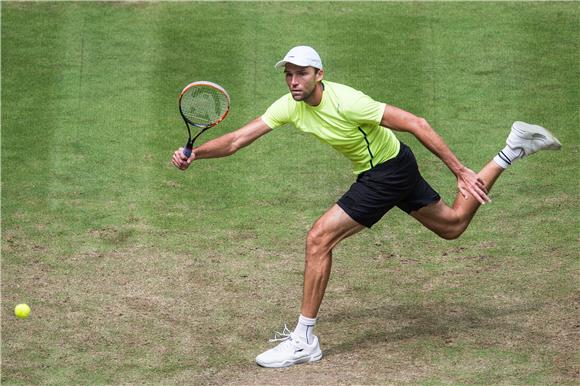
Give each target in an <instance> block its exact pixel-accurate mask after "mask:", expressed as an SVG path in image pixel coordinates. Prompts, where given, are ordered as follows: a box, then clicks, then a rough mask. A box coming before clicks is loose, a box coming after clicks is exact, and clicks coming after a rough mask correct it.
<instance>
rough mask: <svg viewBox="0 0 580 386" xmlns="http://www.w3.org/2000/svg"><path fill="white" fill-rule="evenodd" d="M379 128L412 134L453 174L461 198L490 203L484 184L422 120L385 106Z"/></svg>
mask: <svg viewBox="0 0 580 386" xmlns="http://www.w3.org/2000/svg"><path fill="white" fill-rule="evenodd" d="M381 126H385V127H388V128H391V129H393V130H397V131H403V132H408V133H411V134H413V135H414V136H415V137H416V138H417V139H418V140H419V141H420V142H421V143H422V144H423V145H424V146H425V147H426V148H427V149H429V151H431V152H432V153H433V154H435V155H436V156H437V157H439V158H440V159H441V160H442V161H443V162H444V163H445V165H447V167H448V168H449V169H450V170H451V172H452V173H453V174H455V176H456V177H457V187H458V188H459V191H460V192H461V194H462V195H463V197H465V198H467V197H468V195H472V196H473V197H474V198H475V199H476V200H477V201H479V202H480V203H482V204H484V203H486V202H489V201H490V199H489V197H488V196H487V189H486V187H485V183H484V182H483V181H482V180H481V178H479V177H478V176H477V174H476V173H475V172H474V171H473V170H471V169H469V168H467V167H465V166H464V165H463V164H462V163H461V162H460V161H459V160H458V159H457V157H456V156H455V154H453V152H452V151H451V149H450V148H449V146H447V144H446V143H445V141H444V140H443V138H441V136H439V134H437V132H435V130H434V129H433V128H432V127H431V125H430V124H429V122H427V121H426V120H425V119H424V118H421V117H418V116H416V115H414V114H412V113H410V112H407V111H405V110H402V109H399V108H397V107H394V106H389V105H386V107H385V111H384V113H383V117H382V119H381Z"/></svg>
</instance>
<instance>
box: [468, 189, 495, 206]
mask: <svg viewBox="0 0 580 386" xmlns="http://www.w3.org/2000/svg"><path fill="white" fill-rule="evenodd" d="M471 195H472V196H473V197H475V199H476V200H477V201H479V203H480V204H482V205H483V204H486V203H488V202H490V201H491V200H490V199H489V197H488V196H487V194H485V192H484V191H483V190H482V189H479V188H478V187H475V188H472V189H471Z"/></svg>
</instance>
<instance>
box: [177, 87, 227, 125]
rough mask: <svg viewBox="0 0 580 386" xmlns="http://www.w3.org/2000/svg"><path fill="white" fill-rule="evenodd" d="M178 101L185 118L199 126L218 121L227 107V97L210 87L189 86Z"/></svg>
mask: <svg viewBox="0 0 580 386" xmlns="http://www.w3.org/2000/svg"><path fill="white" fill-rule="evenodd" d="M180 103H181V111H182V113H183V115H184V116H185V118H186V119H187V120H188V121H189V122H190V123H192V124H194V125H200V126H209V125H212V124H213V123H215V122H217V121H219V120H220V119H221V118H222V117H223V115H224V114H225V113H226V111H227V109H228V99H227V97H226V96H225V95H224V94H223V93H222V92H220V91H219V90H216V89H214V88H212V87H200V86H197V87H191V88H190V89H189V90H187V91H186V92H185V94H184V95H183V96H182V97H181V101H180Z"/></svg>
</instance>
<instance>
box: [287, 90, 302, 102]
mask: <svg viewBox="0 0 580 386" xmlns="http://www.w3.org/2000/svg"><path fill="white" fill-rule="evenodd" d="M290 94H291V95H292V99H294V100H295V101H296V102H300V101H302V100H304V94H302V93H296V92H292V93H290Z"/></svg>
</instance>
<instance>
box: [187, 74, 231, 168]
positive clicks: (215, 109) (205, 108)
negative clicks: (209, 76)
mask: <svg viewBox="0 0 580 386" xmlns="http://www.w3.org/2000/svg"><path fill="white" fill-rule="evenodd" d="M229 111H230V96H229V94H228V93H227V91H226V90H225V89H224V88H223V87H222V86H220V85H218V84H215V83H212V82H207V81H201V82H193V83H190V84H188V85H187V86H185V88H184V89H183V91H181V94H179V112H180V113H181V116H182V117H183V121H184V122H185V126H187V133H188V134H189V140H188V141H187V144H186V145H185V147H184V148H183V155H184V156H186V157H187V158H189V157H190V156H191V150H192V149H193V143H194V142H195V140H196V139H197V137H199V136H200V135H201V134H202V133H203V132H204V131H206V130H207V129H209V128H211V127H214V126H215V125H217V124H218V123H220V122H221V121H223V120H224V119H225V118H226V116H227V115H228V112H229ZM190 126H192V127H194V128H196V129H198V130H199V131H198V132H197V134H196V135H195V137H192V135H191V127H190Z"/></svg>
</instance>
